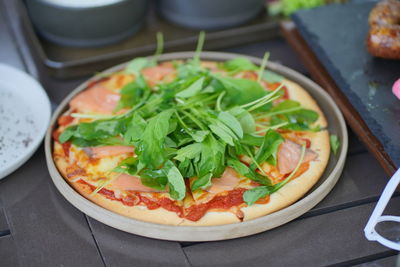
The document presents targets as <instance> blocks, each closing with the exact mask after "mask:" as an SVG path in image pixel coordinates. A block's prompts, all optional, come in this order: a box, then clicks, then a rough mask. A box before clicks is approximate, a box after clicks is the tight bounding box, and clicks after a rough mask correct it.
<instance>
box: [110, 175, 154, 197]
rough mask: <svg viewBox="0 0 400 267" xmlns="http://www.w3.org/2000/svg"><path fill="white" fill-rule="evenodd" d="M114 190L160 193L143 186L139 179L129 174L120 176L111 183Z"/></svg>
mask: <svg viewBox="0 0 400 267" xmlns="http://www.w3.org/2000/svg"><path fill="white" fill-rule="evenodd" d="M111 187H112V188H113V189H114V190H124V191H137V192H160V191H158V190H156V189H153V188H150V187H147V186H144V185H143V184H142V182H141V181H140V178H139V177H136V176H132V175H129V174H125V173H124V174H121V175H120V176H118V177H117V178H115V180H114V181H112V182H111Z"/></svg>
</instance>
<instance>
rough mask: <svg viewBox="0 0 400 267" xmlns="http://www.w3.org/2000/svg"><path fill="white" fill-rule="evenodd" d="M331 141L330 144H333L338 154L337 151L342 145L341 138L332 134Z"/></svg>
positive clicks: (332, 146)
mask: <svg viewBox="0 0 400 267" xmlns="http://www.w3.org/2000/svg"><path fill="white" fill-rule="evenodd" d="M329 141H330V144H331V149H332V152H333V154H334V155H335V156H336V154H337V152H338V150H339V147H340V141H339V138H338V136H337V135H335V134H331V135H330V137H329Z"/></svg>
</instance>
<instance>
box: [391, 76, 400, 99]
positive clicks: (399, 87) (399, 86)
mask: <svg viewBox="0 0 400 267" xmlns="http://www.w3.org/2000/svg"><path fill="white" fill-rule="evenodd" d="M392 91H393V94H394V95H395V96H397V98H398V99H400V79H398V80H397V81H395V83H394V84H393V89H392Z"/></svg>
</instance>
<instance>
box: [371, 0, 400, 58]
mask: <svg viewBox="0 0 400 267" xmlns="http://www.w3.org/2000/svg"><path fill="white" fill-rule="evenodd" d="M368 23H369V26H370V30H369V32H368V38H367V47H368V51H369V52H370V53H371V54H372V55H373V56H376V57H381V58H387V59H400V1H397V0H385V1H381V2H379V3H378V4H377V5H376V6H375V7H374V8H373V9H372V11H371V13H370V14H369V18H368Z"/></svg>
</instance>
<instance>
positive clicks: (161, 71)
mask: <svg viewBox="0 0 400 267" xmlns="http://www.w3.org/2000/svg"><path fill="white" fill-rule="evenodd" d="M174 73H175V68H174V66H173V65H172V64H171V63H170V64H167V63H165V64H161V65H158V66H155V67H149V68H145V69H143V70H142V74H143V76H144V78H145V79H146V81H147V82H148V84H149V86H150V87H153V86H154V85H155V84H156V83H157V82H158V81H161V80H164V78H165V77H167V76H169V75H172V74H174Z"/></svg>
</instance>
